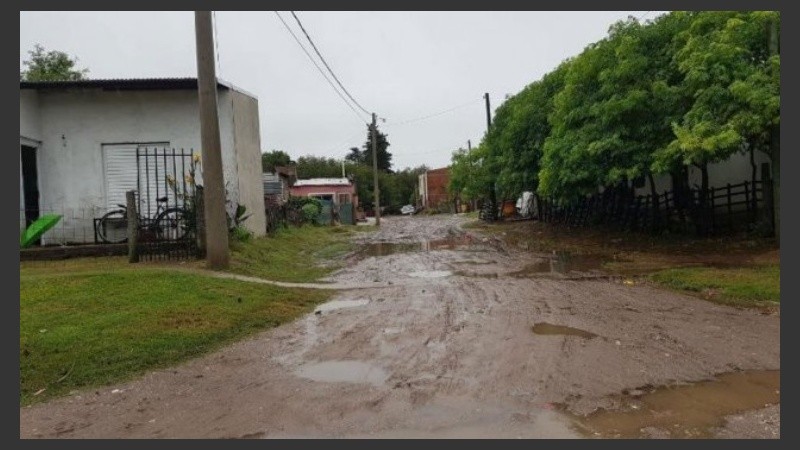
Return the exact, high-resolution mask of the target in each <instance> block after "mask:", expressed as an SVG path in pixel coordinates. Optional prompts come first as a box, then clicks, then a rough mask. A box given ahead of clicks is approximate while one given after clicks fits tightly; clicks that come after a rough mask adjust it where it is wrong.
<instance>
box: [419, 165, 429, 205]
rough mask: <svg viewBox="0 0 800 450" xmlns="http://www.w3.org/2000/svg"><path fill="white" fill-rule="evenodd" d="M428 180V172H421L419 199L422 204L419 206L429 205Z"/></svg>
mask: <svg viewBox="0 0 800 450" xmlns="http://www.w3.org/2000/svg"><path fill="white" fill-rule="evenodd" d="M427 181H428V174H427V173H421V174H419V201H420V205H418V206H423V207H427V206H428V185H427Z"/></svg>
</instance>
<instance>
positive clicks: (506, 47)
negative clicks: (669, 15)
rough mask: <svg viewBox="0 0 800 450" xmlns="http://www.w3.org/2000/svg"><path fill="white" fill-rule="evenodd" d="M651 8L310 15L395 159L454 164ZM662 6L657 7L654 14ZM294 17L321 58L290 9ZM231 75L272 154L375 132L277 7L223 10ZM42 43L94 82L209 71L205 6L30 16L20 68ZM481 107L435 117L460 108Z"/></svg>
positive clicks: (340, 145)
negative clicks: (501, 116) (250, 98)
mask: <svg viewBox="0 0 800 450" xmlns="http://www.w3.org/2000/svg"><path fill="white" fill-rule="evenodd" d="M645 13H646V11H614V12H547V11H543V12H303V11H301V12H298V13H297V15H298V16H299V17H300V20H301V21H302V22H303V24H304V26H305V27H306V30H307V31H308V33H309V34H310V35H311V38H312V39H313V40H314V43H315V44H316V45H317V47H318V48H319V50H320V51H321V52H322V55H323V56H324V57H325V59H326V60H327V62H328V64H329V65H330V66H331V68H332V69H333V70H334V73H336V75H337V76H338V77H339V79H340V80H341V82H342V83H343V84H344V86H345V87H346V88H347V90H348V91H350V93H351V94H352V95H353V97H355V99H356V100H357V101H358V102H359V103H360V104H361V105H363V106H364V107H365V108H367V110H369V111H375V112H376V113H377V114H378V116H379V117H384V118H386V119H387V120H386V122H385V123H379V127H380V128H381V129H382V130H383V131H384V132H385V133H388V136H389V143H390V144H391V146H390V147H389V151H390V152H391V153H392V154H393V156H394V161H393V162H394V167H395V168H396V169H400V168H403V167H406V166H416V165H419V164H427V165H428V166H431V167H441V166H445V165H447V164H448V163H449V161H450V154H451V152H452V151H453V150H455V149H457V148H458V147H459V146H464V147H466V141H467V139H471V140H472V142H473V144H474V143H477V142H478V141H479V140H480V138H481V136H482V135H483V133H484V131H485V129H486V115H485V109H484V104H483V102H482V99H481V97H482V96H483V93H484V92H488V93H489V96H490V99H491V104H492V110H494V108H496V107H497V106H499V104H500V103H501V102H502V100H503V98H504V97H505V95H506V94H510V93H516V92H518V91H519V90H520V89H522V88H523V87H524V86H525V85H527V84H528V83H530V82H532V81H535V80H537V79H539V78H541V76H542V75H543V74H545V73H547V72H548V71H550V70H552V69H553V68H554V67H556V66H557V65H558V64H559V63H560V62H561V61H562V60H564V59H565V58H568V57H570V56H574V55H576V54H578V53H579V52H580V51H581V50H582V49H583V48H584V47H585V46H586V45H587V44H589V43H591V42H594V41H597V40H599V39H601V38H603V37H604V36H605V35H606V32H607V30H608V27H609V25H611V24H612V23H614V22H615V21H617V20H619V19H624V18H626V17H627V16H629V15H633V16H635V17H640V16H642V15H644V14H645ZM658 14H660V12H657V11H653V12H649V13H647V15H646V16H645V18H646V19H652V18H654V17H655V16H657V15H658ZM281 15H282V16H283V18H284V20H286V22H287V23H288V24H289V25H290V26H291V27H292V29H293V30H294V31H295V33H296V34H297V36H298V38H300V39H301V42H303V44H304V45H306V47H307V48H308V49H309V52H310V53H312V55H313V52H312V50H311V48H310V46H309V45H308V42H307V41H306V40H305V37H304V36H303V35H302V33H301V32H300V30H299V28H298V26H297V23H296V22H295V21H294V19H293V18H292V16H291V14H289V13H288V12H282V13H281ZM216 27H217V36H218V42H217V44H218V48H219V63H220V66H219V69H218V76H219V77H220V78H223V79H225V80H227V81H229V82H231V83H233V84H235V85H237V86H239V87H241V88H242V89H244V90H246V91H248V92H251V93H253V94H255V95H256V96H257V97H258V99H259V110H260V111H259V113H260V118H261V146H262V150H264V151H266V150H271V149H281V150H285V151H286V152H288V153H289V154H290V155H291V156H292V157H293V158H297V157H299V156H301V155H307V154H313V155H318V156H331V157H336V158H341V157H343V156H344V155H345V154H346V153H347V150H348V149H349V148H350V147H353V146H358V147H360V146H361V145H362V144H363V142H364V140H365V138H366V126H365V122H366V121H367V120H369V118H368V117H367V116H366V115H365V114H362V115H363V116H364V118H363V119H362V120H359V119H358V118H356V116H355V114H354V113H353V111H351V110H350V109H349V108H348V107H347V106H346V105H345V104H344V102H343V101H342V100H341V99H340V98H339V97H338V96H337V94H336V93H335V92H334V90H333V89H332V88H331V87H330V86H329V85H328V84H327V82H326V81H325V80H324V78H323V77H322V75H320V73H319V72H318V71H317V69H316V68H314V66H313V65H312V63H311V62H310V61H309V60H308V57H307V56H306V55H305V54H304V53H303V51H302V50H301V49H300V47H299V46H298V45H297V43H296V42H295V41H294V39H293V38H292V36H291V35H290V34H289V33H288V32H287V31H286V29H285V28H284V26H283V25H282V24H281V22H280V21H279V20H278V18H277V17H276V16H275V14H274V13H273V12H271V11H255V12H227V11H220V12H217V13H216ZM35 43H40V44H42V45H44V46H45V48H47V49H48V50H51V49H54V50H61V51H65V52H67V53H69V54H71V55H74V56H77V57H78V58H79V65H80V66H81V67H88V68H89V70H90V73H89V76H90V77H91V78H134V77H183V76H191V77H194V76H196V75H197V72H196V70H197V69H196V63H195V44H194V16H193V13H192V12H21V13H20V66H21V65H22V60H23V59H25V58H26V57H27V51H28V50H30V49H32V48H33V45H34V44H35ZM471 101H472V103H471V104H469V105H467V106H464V107H462V108H459V109H457V110H455V111H452V112H449V113H447V114H442V115H439V116H436V117H433V118H430V119H427V120H421V121H417V122H412V123H407V124H400V122H403V121H406V120H409V119H414V118H418V117H421V116H427V115H430V114H434V113H437V112H440V111H443V110H447V109H450V108H452V107H454V106H459V105H464V104H465V103H467V102H471Z"/></svg>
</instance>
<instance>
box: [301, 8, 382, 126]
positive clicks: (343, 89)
mask: <svg viewBox="0 0 800 450" xmlns="http://www.w3.org/2000/svg"><path fill="white" fill-rule="evenodd" d="M289 12H290V13H292V17H294V20H296V21H297V24H298V25H300V29H301V30H303V34H305V35H306V39H308V42H309V43H310V44H311V48H313V49H314V52H315V53H316V54H317V56H319V59H320V61H322V64H324V65H325V67H326V68H327V69H328V72H330V74H331V76H332V77H333V79H334V80H336V83H337V84H338V85H339V87H340V88H342V91H344V93H345V94H347V97H349V98H350V100H352V101H353V103H354V104H355V105H356V106H358V108H359V109H361V111H364V113H366V114H367V115H370V114H372V113H371V112H370V111H367V110H366V109H365V108H364V107H363V106H361V104H359V103H358V102H357V101H356V99H355V98H353V96H352V95H350V92H349V91H348V90H347V89H346V88H345V87H344V85H343V84H342V82H341V81H339V77H337V76H336V74H335V73H333V69H331V66H329V65H328V62H327V61H325V58H323V57H322V53H320V51H319V49H318V48H317V46H316V45H315V44H314V41H313V40H311V36H309V34H308V32H307V31H306V28H305V27H304V26H303V22H300V18H299V17H297V14H295V13H294V11H289Z"/></svg>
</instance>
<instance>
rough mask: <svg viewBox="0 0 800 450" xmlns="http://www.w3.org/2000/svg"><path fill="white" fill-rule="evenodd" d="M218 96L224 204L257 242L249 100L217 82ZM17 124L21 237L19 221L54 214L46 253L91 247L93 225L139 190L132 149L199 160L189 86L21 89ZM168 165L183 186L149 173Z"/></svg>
mask: <svg viewBox="0 0 800 450" xmlns="http://www.w3.org/2000/svg"><path fill="white" fill-rule="evenodd" d="M217 92H218V105H219V121H220V135H221V141H222V163H223V171H224V179H225V184H226V189H227V191H228V194H227V198H228V200H229V201H230V203H231V204H232V205H234V206H233V208H235V204H236V203H237V202H238V203H239V204H242V205H244V206H246V207H247V212H248V214H251V216H250V217H249V218H248V219H247V220H246V221H245V225H246V226H247V228H248V229H250V230H251V231H252V232H253V233H255V234H256V235H263V234H264V233H265V227H266V224H265V216H264V192H263V185H262V180H261V150H260V149H261V142H260V133H259V119H258V100H257V99H256V98H255V96H253V95H251V94H249V93H247V92H245V91H243V90H241V89H239V88H237V87H235V86H232V85H231V84H229V83H226V82H224V81H221V80H220V81H218V83H217ZM19 117H20V128H19V134H20V228H23V227H25V225H26V223H25V222H26V216H27V218H28V220H31V219H33V218H35V217H37V216H38V215H39V214H44V213H56V214H61V215H62V220H61V222H60V223H59V224H58V225H57V226H56V228H55V229H53V230H52V231H50V232H48V233H47V234H46V235H45V238H44V239H43V243H45V244H47V243H66V242H78V243H80V242H93V241H94V239H95V236H94V219H96V218H99V217H101V216H102V215H103V214H104V213H105V212H106V211H108V210H110V209H114V208H115V207H116V205H117V204H120V203H122V204H124V203H125V192H126V191H127V190H130V189H137V184H140V185H141V184H144V183H145V182H146V181H147V180H142V176H141V173H140V171H139V170H138V169H137V159H136V155H137V149H143V148H147V149H169V150H168V151H171V149H173V148H175V149H177V150H178V151H180V150H181V149H183V150H184V151H186V152H189V151H190V150H193V151H194V152H195V153H196V154H200V153H201V148H200V119H199V108H198V98H197V79H196V78H162V79H108V80H81V81H58V82H25V81H20V102H19ZM141 151H142V150H139V152H141ZM182 163H183V161H181V165H182ZM159 164H161V163H160V162H159ZM176 165H177V166H178V168H177V170H176V174H177V176H178V180H182V178H183V177H182V176H181V175H182V174H181V171H182V168H181V167H180V165H178V164H177V163H176V164H174V165H172V166H171V167H170V165H169V164H167V165H166V166H165V167H164V166H162V167H161V168H160V169H159V167H158V165H156V166H155V167H154V169H156V170H161V171H162V172H163V171H164V170H165V169H167V171H169V170H170V169H172V170H175V169H176V167H175V166H176ZM152 169H153V168H151V170H152ZM163 175H164V174H163V173H162V174H161V175H160V176H163ZM159 195H161V194H159Z"/></svg>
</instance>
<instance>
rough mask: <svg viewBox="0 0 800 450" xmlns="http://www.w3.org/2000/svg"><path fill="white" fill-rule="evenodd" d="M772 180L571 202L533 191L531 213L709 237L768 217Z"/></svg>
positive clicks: (615, 192) (575, 222) (609, 193)
mask: <svg viewBox="0 0 800 450" xmlns="http://www.w3.org/2000/svg"><path fill="white" fill-rule="evenodd" d="M771 192H772V184H771V182H770V180H768V179H767V180H756V181H754V182H753V181H745V182H742V183H738V184H727V185H725V186H723V187H714V188H709V189H708V190H707V192H706V195H705V196H703V195H702V191H701V190H700V189H698V188H690V189H686V190H683V191H675V190H670V191H665V192H663V193H661V194H656V195H652V194H649V195H634V194H633V192H632V191H631V190H627V189H623V190H620V189H611V190H606V191H604V192H602V193H600V194H596V195H592V196H587V197H584V198H581V199H578V200H573V201H568V202H565V201H558V200H556V199H553V198H543V197H540V196H538V195H534V196H533V197H532V198H531V200H530V201H531V204H529V205H526V206H527V208H525V209H527V210H528V211H530V214H529V217H531V218H536V219H538V220H540V221H542V222H547V223H554V224H565V225H569V226H578V227H584V226H591V225H604V226H610V227H613V228H619V229H623V230H629V231H663V230H670V231H675V232H696V233H697V234H701V235H713V234H720V233H725V232H733V231H739V230H744V229H748V228H753V227H755V226H757V225H758V224H759V223H762V222H770V221H771V220H772V210H771V207H772V193H771Z"/></svg>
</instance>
